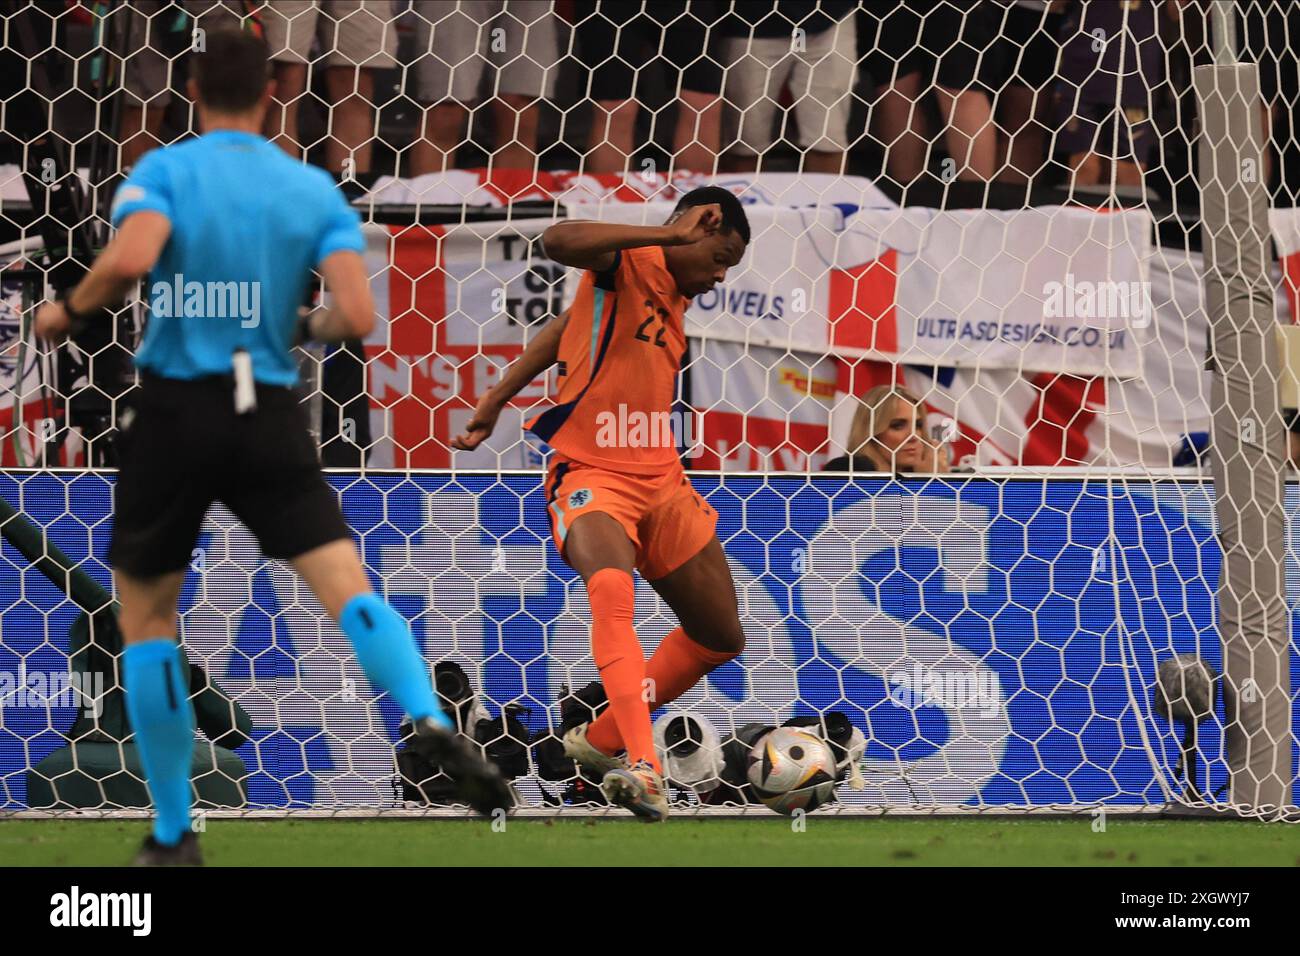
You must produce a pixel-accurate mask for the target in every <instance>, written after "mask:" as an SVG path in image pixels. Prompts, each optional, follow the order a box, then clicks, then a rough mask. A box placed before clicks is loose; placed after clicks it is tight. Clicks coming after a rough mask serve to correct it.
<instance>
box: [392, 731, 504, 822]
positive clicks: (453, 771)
mask: <svg viewBox="0 0 1300 956" xmlns="http://www.w3.org/2000/svg"><path fill="white" fill-rule="evenodd" d="M407 746H408V747H410V748H411V749H413V750H414V751H415V752H416V753H417V754H419V755H420V756H422V757H424V759H426V760H427V761H429V763H431V764H433V765H434V766H435V767H438V768H440V769H441V770H442V771H443V772H444V773H446V774H447V776H448V777H450V778H451V781H452V783H453V784H455V786H456V793H457V796H459V797H460V798H461V799H462V800H464V801H465V802H466V803H468V804H469V805H470V806H471V807H473V808H474V810H475V812H477V813H479V814H481V815H482V816H485V817H490V816H492V814H494V813H495V812H496V811H498V810H505V811H507V812H508V811H509V810H510V808H511V807H513V806H514V805H515V798H514V794H513V793H512V792H511V790H510V785H509V784H508V783H506V781H505V778H504V777H502V776H501V771H499V770H498V769H497V768H496V765H495V764H492V763H489V762H488V761H486V760H484V759H483V757H482V756H481V755H480V753H479V747H478V744H475V743H472V742H471V741H470V740H468V739H467V738H465V737H463V736H461V735H460V734H458V733H456V731H455V730H449V729H447V728H445V727H443V726H441V725H439V724H437V723H435V722H434V721H433V719H432V718H429V717H422V718H421V719H419V720H417V721H416V722H415V736H414V737H412V738H411V742H410V743H409V744H407Z"/></svg>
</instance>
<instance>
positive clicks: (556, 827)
mask: <svg viewBox="0 0 1300 956" xmlns="http://www.w3.org/2000/svg"><path fill="white" fill-rule="evenodd" d="M147 826H148V824H147V823H146V822H145V821H142V820H8V821H4V822H0V863H2V864H4V865H9V866H116V865H121V864H124V863H126V862H128V861H129V860H130V858H131V856H132V854H133V852H134V850H135V849H136V847H137V846H138V845H139V843H140V841H141V840H142V839H143V837H144V835H145V834H146V833H147ZM202 846H203V851H204V854H205V856H206V858H207V862H208V864H209V865H212V866H261V865H277V866H295V865H300V866H437V865H443V864H449V865H456V866H466V865H488V866H510V865H521V864H522V865H546V866H566V865H570V866H589V865H614V866H617V865H638V864H641V865H656V866H693V865H708V866H718V865H731V864H738V865H751V864H752V865H759V866H796V865H803V866H807V865H849V866H909V865H921V866H963V865H980V866H1020V865H1029V866H1044V865H1048V866H1051V865H1059V866H1298V865H1300V826H1290V825H1286V824H1263V823H1242V822H1222V821H1216V822H1205V821H1182V820H1179V821H1170V820H1122V819H1112V820H1109V821H1107V825H1106V830H1105V832H1104V833H1096V832H1093V829H1092V819H1091V818H1090V817H1079V818H1069V819H1023V820H1017V819H944V818H933V817H930V818H919V819H899V818H892V819H891V818H856V819H850V818H836V817H825V818H819V817H817V816H813V817H810V818H808V819H807V821H806V830H805V831H804V832H795V831H794V830H793V829H792V827H791V825H790V821H789V820H786V819H782V818H777V817H772V818H743V819H698V818H696V819H692V818H686V817H683V818H679V819H675V820H670V821H669V822H668V823H666V824H663V825H661V826H647V825H645V824H642V823H638V822H636V821H634V820H627V819H600V818H588V819H577V818H566V819H557V820H544V819H535V818H530V819H517V820H509V821H508V822H507V823H506V825H505V828H504V830H503V831H501V832H496V831H494V830H493V828H492V826H491V824H490V823H488V822H486V821H471V820H437V819H396V820H394V819H389V820H383V819H378V820H376V819H370V820H321V819H306V820H303V819H300V820H293V819H289V820H238V819H229V820H223V819H216V820H209V821H208V824H207V832H205V833H204V834H203V836H202Z"/></svg>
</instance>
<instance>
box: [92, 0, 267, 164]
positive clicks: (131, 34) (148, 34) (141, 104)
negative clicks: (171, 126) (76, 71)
mask: <svg viewBox="0 0 1300 956" xmlns="http://www.w3.org/2000/svg"><path fill="white" fill-rule="evenodd" d="M109 15H110V16H112V15H118V16H128V17H130V24H129V26H128V27H127V49H128V51H129V53H130V55H129V56H128V58H127V60H126V67H125V74H124V76H123V85H124V87H125V91H126V92H125V96H124V97H123V99H122V118H121V126H120V134H119V136H118V142H119V143H121V144H122V154H121V159H120V162H121V169H123V170H126V169H129V168H130V167H132V166H134V165H135V163H136V160H138V159H139V158H140V157H141V156H143V155H144V154H145V153H147V152H148V151H149V150H151V149H153V148H154V147H155V146H161V145H162V144H163V136H162V128H163V118H164V116H165V114H166V112H167V107H168V105H169V104H170V103H171V97H172V93H171V90H172V86H173V76H172V67H173V64H174V63H175V61H176V60H177V59H178V58H179V57H180V56H182V55H184V54H185V53H187V52H188V51H189V50H191V49H193V48H194V45H195V43H196V42H200V41H199V40H197V39H196V37H195V32H194V31H195V29H196V28H202V29H203V30H205V31H211V30H218V29H221V28H223V27H232V26H233V27H238V26H239V24H240V20H241V18H242V17H243V16H244V3H243V2H242V0H184V2H183V3H182V4H180V5H177V4H176V3H173V2H171V0H135V2H134V3H133V4H131V5H130V6H120V7H117V8H116V9H114V10H112V11H110V14H109Z"/></svg>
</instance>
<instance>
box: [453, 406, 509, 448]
mask: <svg viewBox="0 0 1300 956" xmlns="http://www.w3.org/2000/svg"><path fill="white" fill-rule="evenodd" d="M500 415H501V406H500V405H499V404H498V403H497V402H496V400H495V399H493V398H492V396H491V395H484V396H483V397H482V398H481V399H479V403H478V407H477V408H475V409H474V414H473V415H472V416H470V420H469V421H468V422H467V423H466V424H465V430H464V431H463V432H461V433H460V434H459V435H457V436H456V437H455V438H453V439H452V440H451V447H452V448H455V449H457V450H458V451H473V450H474V449H475V448H477V447H478V446H479V445H481V444H483V442H485V441H486V440H487V439H488V437H489V436H490V435H491V434H492V430H493V429H495V428H496V427H497V419H498V418H499V417H500Z"/></svg>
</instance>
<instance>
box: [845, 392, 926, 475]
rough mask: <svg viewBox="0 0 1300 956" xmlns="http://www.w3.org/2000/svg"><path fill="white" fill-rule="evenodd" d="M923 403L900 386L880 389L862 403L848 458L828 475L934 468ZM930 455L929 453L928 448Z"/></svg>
mask: <svg viewBox="0 0 1300 956" xmlns="http://www.w3.org/2000/svg"><path fill="white" fill-rule="evenodd" d="M924 433H925V413H924V412H923V411H922V408H921V399H920V398H918V397H917V396H916V395H915V394H913V393H912V392H910V391H908V390H907V389H905V388H903V387H902V386H898V385H877V386H876V387H875V388H871V389H868V391H867V393H866V394H865V395H863V396H862V398H861V399H860V400H859V404H858V407H857V410H856V411H855V412H854V413H853V423H852V425H850V426H849V440H848V443H847V446H848V454H845V455H841V456H840V457H838V458H833V459H831V460H830V461H829V462H827V463H826V468H825V470H826V471H887V472H913V471H918V470H920V468H921V467H922V466H923V465H926V466H929V467H933V465H934V449H933V446H930V445H929V443H928V442H927V441H926V440H925V438H924ZM927 447H928V448H929V452H928V453H927V452H926V448H927Z"/></svg>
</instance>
